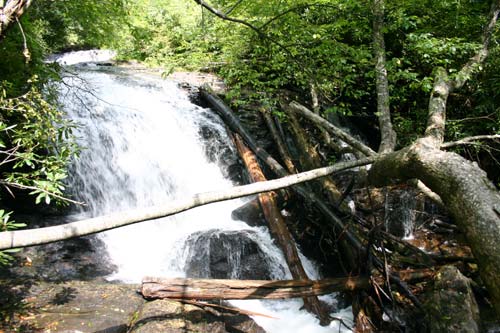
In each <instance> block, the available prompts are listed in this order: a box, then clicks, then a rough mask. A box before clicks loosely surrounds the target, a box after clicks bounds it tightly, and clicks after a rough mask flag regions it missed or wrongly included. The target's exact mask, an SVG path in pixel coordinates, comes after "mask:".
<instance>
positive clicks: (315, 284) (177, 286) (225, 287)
mask: <svg viewBox="0 0 500 333" xmlns="http://www.w3.org/2000/svg"><path fill="white" fill-rule="evenodd" d="M434 275H435V271H434V270H432V269H421V270H402V271H399V272H394V276H397V277H398V278H399V279H400V280H401V281H405V282H410V281H416V280H423V279H427V278H431V277H433V276H434ZM370 281H377V282H378V283H379V284H382V283H383V278H382V277H377V278H374V277H372V278H371V279H370V278H368V277H364V276H352V277H344V278H330V279H323V280H271V281H269V280H223V279H188V278H159V277H149V276H148V277H145V278H144V279H143V280H142V286H141V290H140V292H141V294H142V295H143V296H144V297H145V298H173V299H197V300H210V299H223V300H229V299H283V298H301V297H308V296H320V295H325V294H331V293H333V292H338V291H353V290H360V289H368V288H370V286H371V284H370Z"/></svg>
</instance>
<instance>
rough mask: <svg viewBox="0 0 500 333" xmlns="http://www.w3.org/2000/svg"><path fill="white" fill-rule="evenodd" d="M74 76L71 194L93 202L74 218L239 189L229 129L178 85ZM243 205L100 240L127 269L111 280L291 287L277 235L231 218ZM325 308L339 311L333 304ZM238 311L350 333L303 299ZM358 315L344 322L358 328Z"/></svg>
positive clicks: (204, 210) (142, 77)
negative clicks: (257, 281) (324, 323)
mask: <svg viewBox="0 0 500 333" xmlns="http://www.w3.org/2000/svg"><path fill="white" fill-rule="evenodd" d="M72 71H73V72H76V73H77V75H76V76H73V75H71V76H69V77H67V78H65V79H64V80H65V82H64V84H61V85H60V88H59V89H60V96H61V97H60V101H61V104H62V105H63V107H64V110H65V111H66V113H67V115H68V117H70V118H71V119H73V120H74V121H75V122H76V123H77V124H78V125H79V126H78V128H76V129H75V134H76V136H77V140H78V142H79V144H80V145H81V146H82V148H83V149H82V151H81V153H80V155H79V157H78V158H76V159H75V160H74V162H73V163H72V165H71V166H70V174H71V176H70V180H69V184H68V187H69V188H71V190H72V193H73V196H74V197H75V198H76V199H77V200H80V201H83V202H85V203H86V205H85V206H83V207H80V208H78V211H76V212H75V213H74V214H73V216H72V219H74V220H77V219H83V218H88V217H93V216H99V215H104V214H107V213H111V212H117V211H120V210H126V209H127V210H128V209H133V208H139V207H141V208H142V207H148V206H152V205H156V204H162V203H165V202H168V201H169V200H172V199H174V198H179V197H185V196H190V195H192V194H195V193H199V192H205V191H214V190H219V189H223V188H228V187H231V186H233V183H232V181H231V180H230V179H229V177H228V175H229V173H230V172H229V169H230V168H231V167H232V166H234V165H235V164H236V163H237V162H236V161H237V156H236V152H235V149H234V148H233V146H232V143H231V140H229V137H228V135H227V133H226V131H225V127H224V125H223V123H222V122H221V120H220V119H219V118H218V117H217V116H216V115H215V114H214V113H213V112H212V111H211V110H210V109H205V108H201V107H199V106H196V105H194V104H192V103H191V102H190V100H189V99H188V97H187V95H186V94H185V93H184V92H183V91H182V90H180V89H179V88H178V87H177V86H176V84H175V83H174V82H170V81H168V80H162V79H160V78H157V77H155V76H153V75H148V74H144V73H139V72H131V71H128V70H126V69H119V68H111V67H98V66H80V67H74V68H73V69H72ZM243 203H245V199H235V200H231V201H226V202H221V203H216V204H211V205H208V206H204V207H199V208H196V209H192V210H190V211H187V212H184V213H181V214H178V215H175V216H172V217H168V218H160V219H157V220H154V221H149V222H144V223H139V224H135V225H131V226H127V227H123V228H119V229H115V230H111V231H108V232H105V233H102V234H100V235H99V237H101V239H102V240H103V241H104V243H105V244H106V251H107V254H108V255H109V257H110V259H111V260H112V261H113V263H114V264H115V265H116V267H117V269H116V272H115V273H114V274H112V275H111V276H109V277H108V279H110V280H120V281H124V282H130V283H138V282H140V280H141V279H142V277H144V276H146V275H149V276H163V277H186V276H193V277H227V278H272V279H287V278H291V275H290V272H289V270H288V268H287V267H286V264H285V260H284V258H283V255H282V253H281V251H280V250H279V249H278V248H277V247H276V245H275V244H274V242H273V241H272V239H271V237H270V235H269V231H268V230H267V228H263V227H251V226H249V225H248V224H246V223H244V222H242V221H237V220H233V219H232V218H231V212H232V210H234V209H235V208H237V207H239V206H241V205H242V204H243ZM221 249H222V250H221ZM301 258H302V260H303V262H304V266H305V268H306V271H307V273H308V274H309V276H310V277H311V278H319V274H318V272H317V270H316V268H315V266H314V265H313V264H312V263H311V262H310V261H309V260H307V259H306V258H304V257H303V256H302V257H301ZM248 265H250V267H251V268H250V269H248V268H247V266H248ZM252 265H253V266H252ZM323 299H324V300H325V301H328V302H331V303H334V302H335V299H334V298H333V297H332V296H327V297H323ZM232 303H233V304H235V305H236V306H238V307H240V308H244V309H249V310H252V311H257V312H261V313H266V314H269V315H270V316H273V317H276V318H279V319H269V318H263V317H255V318H254V319H255V320H256V321H257V322H258V323H259V324H260V325H261V326H262V327H263V328H264V329H265V330H266V331H268V332H291V331H293V332H331V331H332V328H334V329H335V331H339V330H340V331H341V332H342V331H344V332H345V330H344V327H340V328H339V323H338V322H337V321H333V322H332V324H331V325H330V327H321V326H319V321H318V320H317V319H316V318H314V317H313V316H312V315H311V314H309V313H307V312H305V311H303V310H301V309H300V308H301V306H302V305H303V304H302V301H301V300H300V299H299V300H287V301H257V300H256V301H234V302H232ZM349 312H350V310H349V309H347V310H344V311H343V312H341V313H336V314H334V316H336V317H339V316H342V317H343V318H344V319H347V321H349V320H350V316H351V317H352V315H351V314H350V313H349Z"/></svg>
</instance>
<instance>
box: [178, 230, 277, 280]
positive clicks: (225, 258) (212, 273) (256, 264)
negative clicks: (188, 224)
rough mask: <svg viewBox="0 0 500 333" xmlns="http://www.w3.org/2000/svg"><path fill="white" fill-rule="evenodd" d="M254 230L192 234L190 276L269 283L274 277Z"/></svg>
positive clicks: (187, 267) (188, 246)
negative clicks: (255, 239)
mask: <svg viewBox="0 0 500 333" xmlns="http://www.w3.org/2000/svg"><path fill="white" fill-rule="evenodd" d="M253 236H254V233H253V232H252V231H249V230H247V231H222V230H209V231H204V232H198V233H195V234H193V235H191V236H190V237H189V238H188V239H187V241H186V248H187V249H190V251H192V252H191V253H190V255H189V256H188V259H187V261H186V267H185V271H186V274H187V276H189V277H196V278H214V279H254V280H266V279H269V278H270V276H271V274H270V271H269V267H268V265H266V255H265V253H264V252H263V251H262V250H261V248H260V247H259V245H258V244H257V243H256V242H255V241H254V239H253V238H254V237H253Z"/></svg>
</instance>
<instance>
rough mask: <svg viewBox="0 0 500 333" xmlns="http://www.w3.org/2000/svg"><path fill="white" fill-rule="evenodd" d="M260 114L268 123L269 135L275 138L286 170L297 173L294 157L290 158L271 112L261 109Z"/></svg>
mask: <svg viewBox="0 0 500 333" xmlns="http://www.w3.org/2000/svg"><path fill="white" fill-rule="evenodd" d="M260 113H261V114H262V117H263V118H264V121H265V122H266V126H267V128H268V129H269V133H271V136H272V138H273V141H274V143H275V144H276V147H277V148H278V152H279V154H280V157H281V160H282V161H283V163H284V164H285V167H286V169H287V170H288V172H289V173H291V174H293V173H297V169H296V168H295V165H294V164H293V161H292V157H291V156H290V153H289V152H288V149H287V147H286V145H285V142H284V141H283V140H282V139H281V135H280V133H279V131H278V129H277V128H276V125H275V123H274V119H273V117H272V116H271V115H270V111H268V110H266V109H264V108H261V109H260Z"/></svg>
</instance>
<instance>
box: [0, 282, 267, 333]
mask: <svg viewBox="0 0 500 333" xmlns="http://www.w3.org/2000/svg"><path fill="white" fill-rule="evenodd" d="M33 282H34V281H32V283H31V284H30V286H29V288H28V289H26V290H24V289H23V287H25V286H20V285H17V286H13V285H10V286H7V285H6V284H7V281H0V292H1V295H2V296H3V299H2V302H4V301H9V302H11V303H12V305H11V308H10V310H15V304H18V305H20V306H19V308H18V309H17V311H18V312H17V313H13V314H12V315H11V318H12V319H11V320H10V321H9V322H8V323H7V325H6V326H5V327H2V322H1V321H0V332H14V331H16V332H17V331H21V332H43V333H49V332H50V333H53V332H64V333H77V332H79V333H91V332H92V333H127V332H128V333H145V332H148V333H149V332H155V333H156V332H158V333H163V332H165V333H186V332H214V333H219V332H220V333H225V332H228V333H232V332H249V333H263V332H264V330H263V329H262V328H261V327H260V326H258V325H257V324H256V323H255V322H254V321H253V320H252V319H250V317H248V316H245V315H240V314H234V313H232V312H231V311H226V310H224V311H219V310H214V309H212V308H209V307H199V306H195V305H188V304H183V303H180V302H176V301H173V300H157V301H152V302H146V301H145V300H144V299H143V298H142V297H141V296H140V295H139V294H138V293H137V292H136V290H137V288H138V286H136V285H125V284H114V283H103V282H101V283H99V282H87V281H85V282H84V281H68V282H63V283H58V284H55V283H46V282H34V283H33ZM21 289H23V290H22V293H20V292H19V291H21ZM5 297H7V300H6V299H5ZM9 298H15V299H9ZM16 301H17V302H16ZM1 308H2V307H0V309H1ZM2 311H3V310H2ZM2 313H3V312H2ZM14 318H15V319H14ZM0 319H2V320H5V318H1V317H0ZM3 329H5V330H3Z"/></svg>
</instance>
